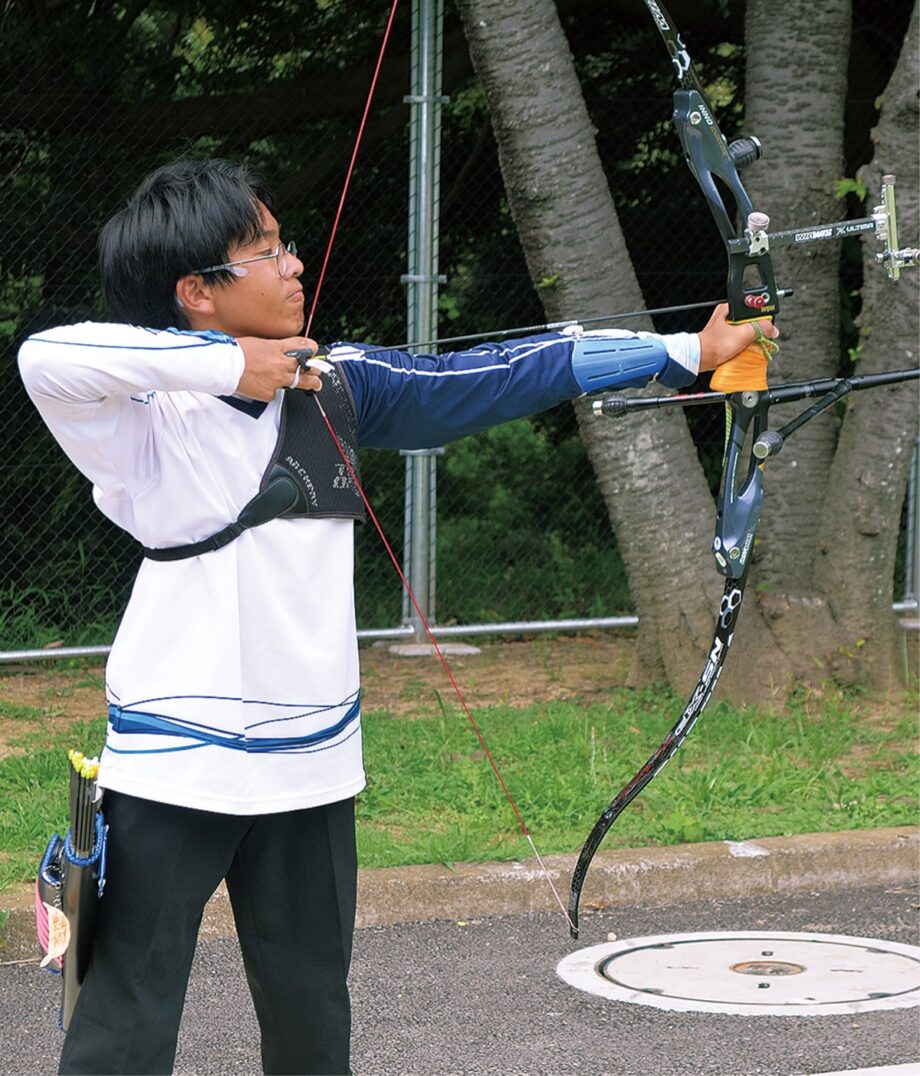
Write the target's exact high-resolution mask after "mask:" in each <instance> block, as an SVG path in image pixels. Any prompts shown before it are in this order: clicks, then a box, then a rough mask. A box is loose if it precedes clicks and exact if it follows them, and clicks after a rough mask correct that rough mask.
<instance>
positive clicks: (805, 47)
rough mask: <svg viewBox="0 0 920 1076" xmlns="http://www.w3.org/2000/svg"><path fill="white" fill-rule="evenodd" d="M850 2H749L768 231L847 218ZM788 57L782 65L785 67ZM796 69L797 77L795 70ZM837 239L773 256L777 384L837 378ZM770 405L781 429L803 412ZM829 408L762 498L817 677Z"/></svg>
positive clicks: (751, 86) (776, 563) (776, 609)
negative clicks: (782, 290)
mask: <svg viewBox="0 0 920 1076" xmlns="http://www.w3.org/2000/svg"><path fill="white" fill-rule="evenodd" d="M851 17H852V11H851V4H850V0H830V2H828V3H825V4H821V5H818V6H815V5H814V4H811V3H808V2H807V0H794V2H791V3H789V4H785V5H784V6H783V17H782V18H781V19H777V18H776V7H775V5H773V6H770V5H769V4H768V3H767V2H766V0H749V2H748V6H747V15H746V22H745V46H746V54H747V69H746V78H745V83H746V85H745V100H744V105H745V131H746V133H749V134H754V135H756V136H757V137H758V138H760V140H761V141H762V143H763V145H764V158H763V160H762V161H761V162H760V164H759V165H757V166H755V167H753V168H752V169H751V170H750V172H749V173H745V183H746V185H747V188H748V191H749V192H750V194H751V197H752V200H753V202H754V205H755V206H756V208H757V209H759V210H761V211H762V212H767V213H768V214H769V216H770V218H771V220H770V229H771V230H773V231H778V230H781V229H784V228H793V227H803V228H804V227H808V226H811V225H815V224H820V223H827V222H829V221H834V220H838V219H840V218H841V217H842V216H844V205H843V203H842V202H840V201H839V200H838V199H837V197H836V196H835V183H836V180H837V179H838V178H840V177H841V176H842V175H843V173H844V117H845V103H846V93H847V58H848V54H849V48H850V27H851ZM778 57H781V58H782V59H781V61H778ZM792 71H795V72H797V73H800V75H799V77H796V78H790V72H792ZM840 254H841V251H840V243H839V242H837V241H829V242H824V243H813V244H811V245H809V246H805V247H802V248H801V249H799V250H795V249H790V248H782V249H780V250H778V251H777V253H776V256H775V269H776V275H777V280H778V283H779V284H780V286H781V287H782V286H791V287H793V288H794V289H795V296H794V297H792V298H789V299H787V300H785V301H784V303H783V308H782V312H781V314H780V317H779V318H778V319H777V323H778V325H779V328H780V333H781V336H780V351H779V353H778V354H777V355H776V356H775V357H774V359H773V361H772V362H771V364H770V382H771V383H772V384H780V383H782V382H783V381H789V380H793V379H802V378H810V377H833V376H834V375H835V374H836V373H837V371H838V368H839V359H840V347H841V344H840V282H839V263H840ZM803 406H804V405H803V404H788V405H786V406H785V407H776V408H774V409H773V410H771V413H770V421H771V425H772V426H773V427H774V428H775V427H779V426H781V425H783V423H784V422H786V421H788V420H789V419H790V418H792V417H793V416H794V415H796V414H798V412H799V411H801V410H802V409H803ZM838 430H839V423H838V421H837V419H836V417H835V415H834V413H833V411H828V412H826V413H825V414H824V415H822V416H820V417H818V418H817V419H815V420H813V421H812V422H810V423H809V424H808V425H806V426H804V427H802V429H801V430H799V431H798V432H797V433H796V434H795V436H794V437H793V438H791V439H790V440H789V442H788V443H787V444H786V445H785V446H784V448H783V451H782V453H781V454H780V455H779V456H777V457H775V458H773V459H771V460H770V461H769V463H768V465H767V467H766V468H765V481H764V488H765V499H764V509H763V516H762V522H761V524H760V527H759V530H758V541H757V551H756V560H755V568H754V569H753V572H752V575H753V581H754V582H755V584H756V585H757V588H758V594H759V600H760V604H761V608H762V609H763V611H764V613H765V615H766V617H767V622H768V624H769V626H770V631H771V633H772V635H773V637H774V639H775V640H776V642H777V644H778V645H779V646H780V647H781V648H782V650H783V652H784V653H785V654H786V655H787V657H788V659H789V660H790V661H791V662H792V663H793V664H794V665H795V667H796V668H797V670H798V672H799V673H800V674H804V675H810V674H813V673H814V668H815V667H814V664H813V661H812V658H813V655H814V654H815V652H816V651H818V650H821V649H822V645H821V644H822V640H823V648H824V649H826V650H832V649H833V647H834V643H835V629H834V625H833V621H832V618H831V613H830V610H829V608H828V604H827V601H826V599H825V598H824V596H823V595H822V594H820V593H818V592H817V590H816V586H815V580H814V568H815V556H816V550H817V546H818V531H819V528H820V526H821V518H822V513H821V511H820V510H817V507H816V506H819V505H820V504H821V503H822V500H823V498H824V495H825V493H826V476H827V473H828V470H829V468H830V466H831V461H832V460H833V458H834V452H835V450H836V446H837V436H838Z"/></svg>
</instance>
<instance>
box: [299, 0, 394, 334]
mask: <svg viewBox="0 0 920 1076" xmlns="http://www.w3.org/2000/svg"><path fill="white" fill-rule="evenodd" d="M398 4H399V0H393V4H392V6H391V8H390V15H389V18H388V19H387V25H386V29H385V30H384V32H383V40H382V41H381V42H380V51H379V52H378V54H377V65H376V67H375V68H374V76H373V78H372V79H371V86H370V89H369V90H368V93H367V100H366V101H365V102H364V115H363V116H362V117H361V122H360V124H359V125H358V133H357V135H356V136H355V144H354V148H353V149H352V151H351V160H350V161H349V163H348V170H347V171H346V173H345V182H344V183H343V184H342V193H341V194H340V195H339V204H338V207H337V208H336V211H335V217H334V219H333V221H332V230H331V231H330V233H329V242H328V243H327V244H326V253H325V255H324V257H323V264H322V267H321V268H320V271H319V278H318V279H317V281H316V289H315V291H314V292H313V302H312V304H311V306H310V313H309V315H308V317H307V324H306V327H305V328H304V331H303V334H304V336H309V335H310V327H311V325H312V324H313V315H314V314H315V313H316V304H317V303H318V302H319V293H320V290H321V289H322V286H323V280H324V279H325V277H326V269H327V267H328V265H329V258H330V256H331V254H332V245H333V243H334V242H335V233H336V232H337V231H338V227H339V220H340V219H341V216H342V207H343V206H344V205H345V198H346V196H347V194H348V187H349V184H350V183H351V176H352V173H353V172H354V170H355V161H356V160H357V158H358V150H359V148H360V146H361V139H362V138H363V137H364V127H365V124H366V123H367V116H368V113H369V112H370V110H371V102H372V101H373V99H374V91H375V90H376V89H377V77H378V76H379V74H380V67H381V65H382V64H383V56H384V53H385V52H386V49H387V44H388V43H389V40H390V31H391V30H392V29H393V20H394V19H395V18H396V8H397V6H398Z"/></svg>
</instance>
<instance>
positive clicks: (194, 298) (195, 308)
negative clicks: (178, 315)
mask: <svg viewBox="0 0 920 1076" xmlns="http://www.w3.org/2000/svg"><path fill="white" fill-rule="evenodd" d="M176 302H177V303H178V304H179V306H180V307H181V309H182V312H183V313H184V314H185V316H186V317H187V318H189V320H192V319H194V318H195V317H196V316H198V317H210V316H211V315H212V314H213V313H214V299H213V287H212V285H210V284H206V283H205V282H204V280H203V279H202V277H201V276H199V275H198V274H196V273H189V275H188V276H184V277H182V278H181V279H180V280H179V281H178V282H177V283H176Z"/></svg>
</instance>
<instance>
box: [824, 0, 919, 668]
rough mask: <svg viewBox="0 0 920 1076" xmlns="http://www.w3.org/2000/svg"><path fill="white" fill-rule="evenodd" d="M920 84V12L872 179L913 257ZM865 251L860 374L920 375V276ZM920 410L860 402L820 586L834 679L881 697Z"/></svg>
mask: <svg viewBox="0 0 920 1076" xmlns="http://www.w3.org/2000/svg"><path fill="white" fill-rule="evenodd" d="M918 81H920V62H918V8H917V6H916V5H915V6H914V10H913V15H912V16H911V21H910V26H909V28H908V32H907V36H906V37H905V40H904V45H903V48H902V50H901V55H900V58H899V60H898V63H897V66H896V67H895V70H894V72H893V74H892V76H891V79H890V80H889V83H888V86H887V88H886V90H885V94H884V97H883V100H882V109H881V118H880V121H879V124H878V126H877V127H876V129H875V132H874V141H875V143H876V152H875V157H874V159H873V161H872V163H871V164H870V165H868V166H867V167H866V168H864V169H863V170H862V174H861V178H862V179H863V180H864V181H865V183H866V185H867V187H868V190H869V197H870V198H871V200H872V202H871V204H875V202H876V200H877V196H878V191H879V187H880V183H881V177H882V176H883V175H886V174H894V175H895V176H896V178H897V185H896V188H895V189H896V192H897V208H898V228H899V232H900V244H901V246H913V245H914V244H915V243H916V242H917V234H918V227H920V206H918V202H920V199H918V190H920V168H918V158H920V152H918V151H920V147H918V136H917V122H918V101H917V86H918ZM864 249H865V267H866V275H865V281H864V284H863V308H862V313H861V316H860V319H859V321H860V331H861V334H862V339H863V344H862V348H861V351H860V355H859V361H858V363H857V371H856V372H857V373H872V372H876V371H879V370H890V369H898V368H912V367H916V366H917V362H918V343H917V342H918V339H920V324H918V311H920V303H918V298H920V295H918V292H920V280H918V273H917V270H916V269H907V270H904V271H902V274H901V280H900V281H899V282H898V283H897V284H894V283H892V282H891V281H890V280H888V279H887V278H886V275H885V270H884V268H883V267H882V266H881V265H879V264H878V263H877V261H876V253H877V251H878V249H879V246H878V243H877V241H876V240H875V239H874V238H873V237H872V236H868V237H865V238H864ZM917 402H918V401H917V386H916V382H910V383H906V384H901V385H897V386H893V387H891V388H885V389H875V390H873V391H870V392H865V393H860V394H859V395H858V396H855V397H854V398H853V400H852V403H851V404H850V406H849V409H848V411H847V413H846V417H845V419H844V422H843V427H842V430H841V434H840V441H839V445H838V448H837V453H836V455H835V457H834V461H833V466H832V468H831V472H830V478H829V481H828V484H827V495H826V497H825V508H824V511H823V512H822V513H821V529H820V533H819V545H818V549H819V554H820V555H819V558H818V563H817V565H816V572H815V580H816V583H817V585H818V586H819V587H820V589H821V590H822V592H823V593H825V594H826V595H827V596H828V600H829V602H830V608H831V611H832V612H833V615H834V619H835V621H836V622H837V626H838V630H839V632H840V636H841V645H840V648H839V649H838V651H837V653H836V654H835V655H834V656H833V659H832V660H833V665H834V672H835V673H836V675H837V676H838V677H842V676H845V675H846V674H847V672H849V673H850V675H851V676H856V675H858V677H859V679H860V681H861V682H863V683H868V684H869V685H870V686H872V687H874V688H876V689H888V688H892V687H894V686H896V685H897V684H898V683H899V682H900V678H901V676H902V675H903V673H904V668H903V664H902V662H901V660H900V657H899V655H900V648H899V646H898V645H897V638H896V633H897V631H898V625H897V622H896V619H895V617H894V616H893V615H892V611H891V601H892V589H893V588H892V583H893V572H894V562H895V554H896V549H897V542H898V529H899V520H900V513H901V507H902V505H903V503H904V494H905V488H906V484H907V476H908V472H909V469H910V461H911V455H912V448H913V444H914V440H915V438H916V436H917V425H918V423H917V415H918V409H917ZM857 657H858V661H856V660H855V659H856V658H857ZM913 657H914V660H915V659H916V655H913ZM914 671H916V669H915V670H914Z"/></svg>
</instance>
